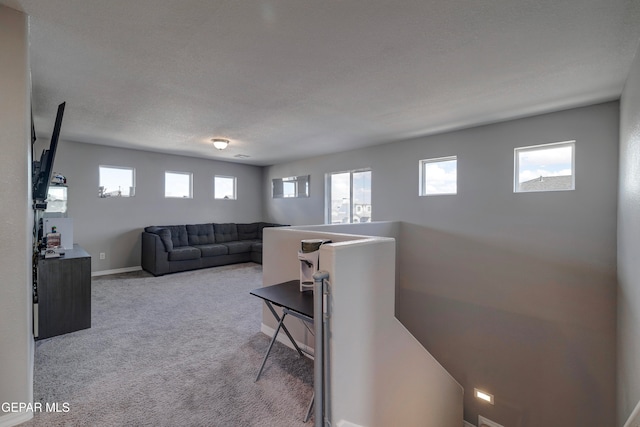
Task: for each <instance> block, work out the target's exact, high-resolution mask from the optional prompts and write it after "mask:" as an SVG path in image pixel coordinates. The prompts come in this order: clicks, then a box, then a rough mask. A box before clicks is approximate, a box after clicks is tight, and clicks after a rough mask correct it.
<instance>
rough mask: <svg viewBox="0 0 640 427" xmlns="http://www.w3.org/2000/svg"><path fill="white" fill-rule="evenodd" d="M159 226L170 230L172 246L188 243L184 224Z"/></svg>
mask: <svg viewBox="0 0 640 427" xmlns="http://www.w3.org/2000/svg"><path fill="white" fill-rule="evenodd" d="M160 228H166V229H168V230H169V231H171V241H172V242H173V247H174V248H179V247H180V246H188V245H189V239H188V237H187V227H186V226H185V225H163V226H161V227H160Z"/></svg>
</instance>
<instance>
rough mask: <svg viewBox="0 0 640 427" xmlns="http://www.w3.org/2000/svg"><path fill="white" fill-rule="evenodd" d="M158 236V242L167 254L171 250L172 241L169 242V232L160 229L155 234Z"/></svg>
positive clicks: (165, 229)
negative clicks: (159, 241)
mask: <svg viewBox="0 0 640 427" xmlns="http://www.w3.org/2000/svg"><path fill="white" fill-rule="evenodd" d="M156 234H157V235H158V236H160V240H162V243H163V244H164V250H165V251H167V252H171V251H172V250H173V240H171V231H169V229H167V228H161V229H159V230H158V232H157V233H156Z"/></svg>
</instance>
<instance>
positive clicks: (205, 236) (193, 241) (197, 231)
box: [187, 224, 216, 246]
mask: <svg viewBox="0 0 640 427" xmlns="http://www.w3.org/2000/svg"><path fill="white" fill-rule="evenodd" d="M187 238H188V240H189V245H191V246H196V245H210V244H212V243H215V242H216V237H215V235H214V234H213V224H195V225H191V224H189V225H187Z"/></svg>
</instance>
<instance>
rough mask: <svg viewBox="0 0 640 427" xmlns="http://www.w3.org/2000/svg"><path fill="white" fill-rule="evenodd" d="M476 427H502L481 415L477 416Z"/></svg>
mask: <svg viewBox="0 0 640 427" xmlns="http://www.w3.org/2000/svg"><path fill="white" fill-rule="evenodd" d="M478 426H479V427H504V426H503V425H502V424H498V423H497V422H495V421H491V420H489V419H486V418H485V417H483V416H482V415H478Z"/></svg>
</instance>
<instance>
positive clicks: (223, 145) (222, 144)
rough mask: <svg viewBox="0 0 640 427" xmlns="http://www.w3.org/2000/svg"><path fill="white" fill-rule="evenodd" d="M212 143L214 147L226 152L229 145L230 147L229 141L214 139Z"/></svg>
mask: <svg viewBox="0 0 640 427" xmlns="http://www.w3.org/2000/svg"><path fill="white" fill-rule="evenodd" d="M211 141H212V142H213V146H214V147H216V148H217V149H218V150H224V149H225V148H227V145H229V140H228V139H222V138H213V139H212V140H211Z"/></svg>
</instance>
